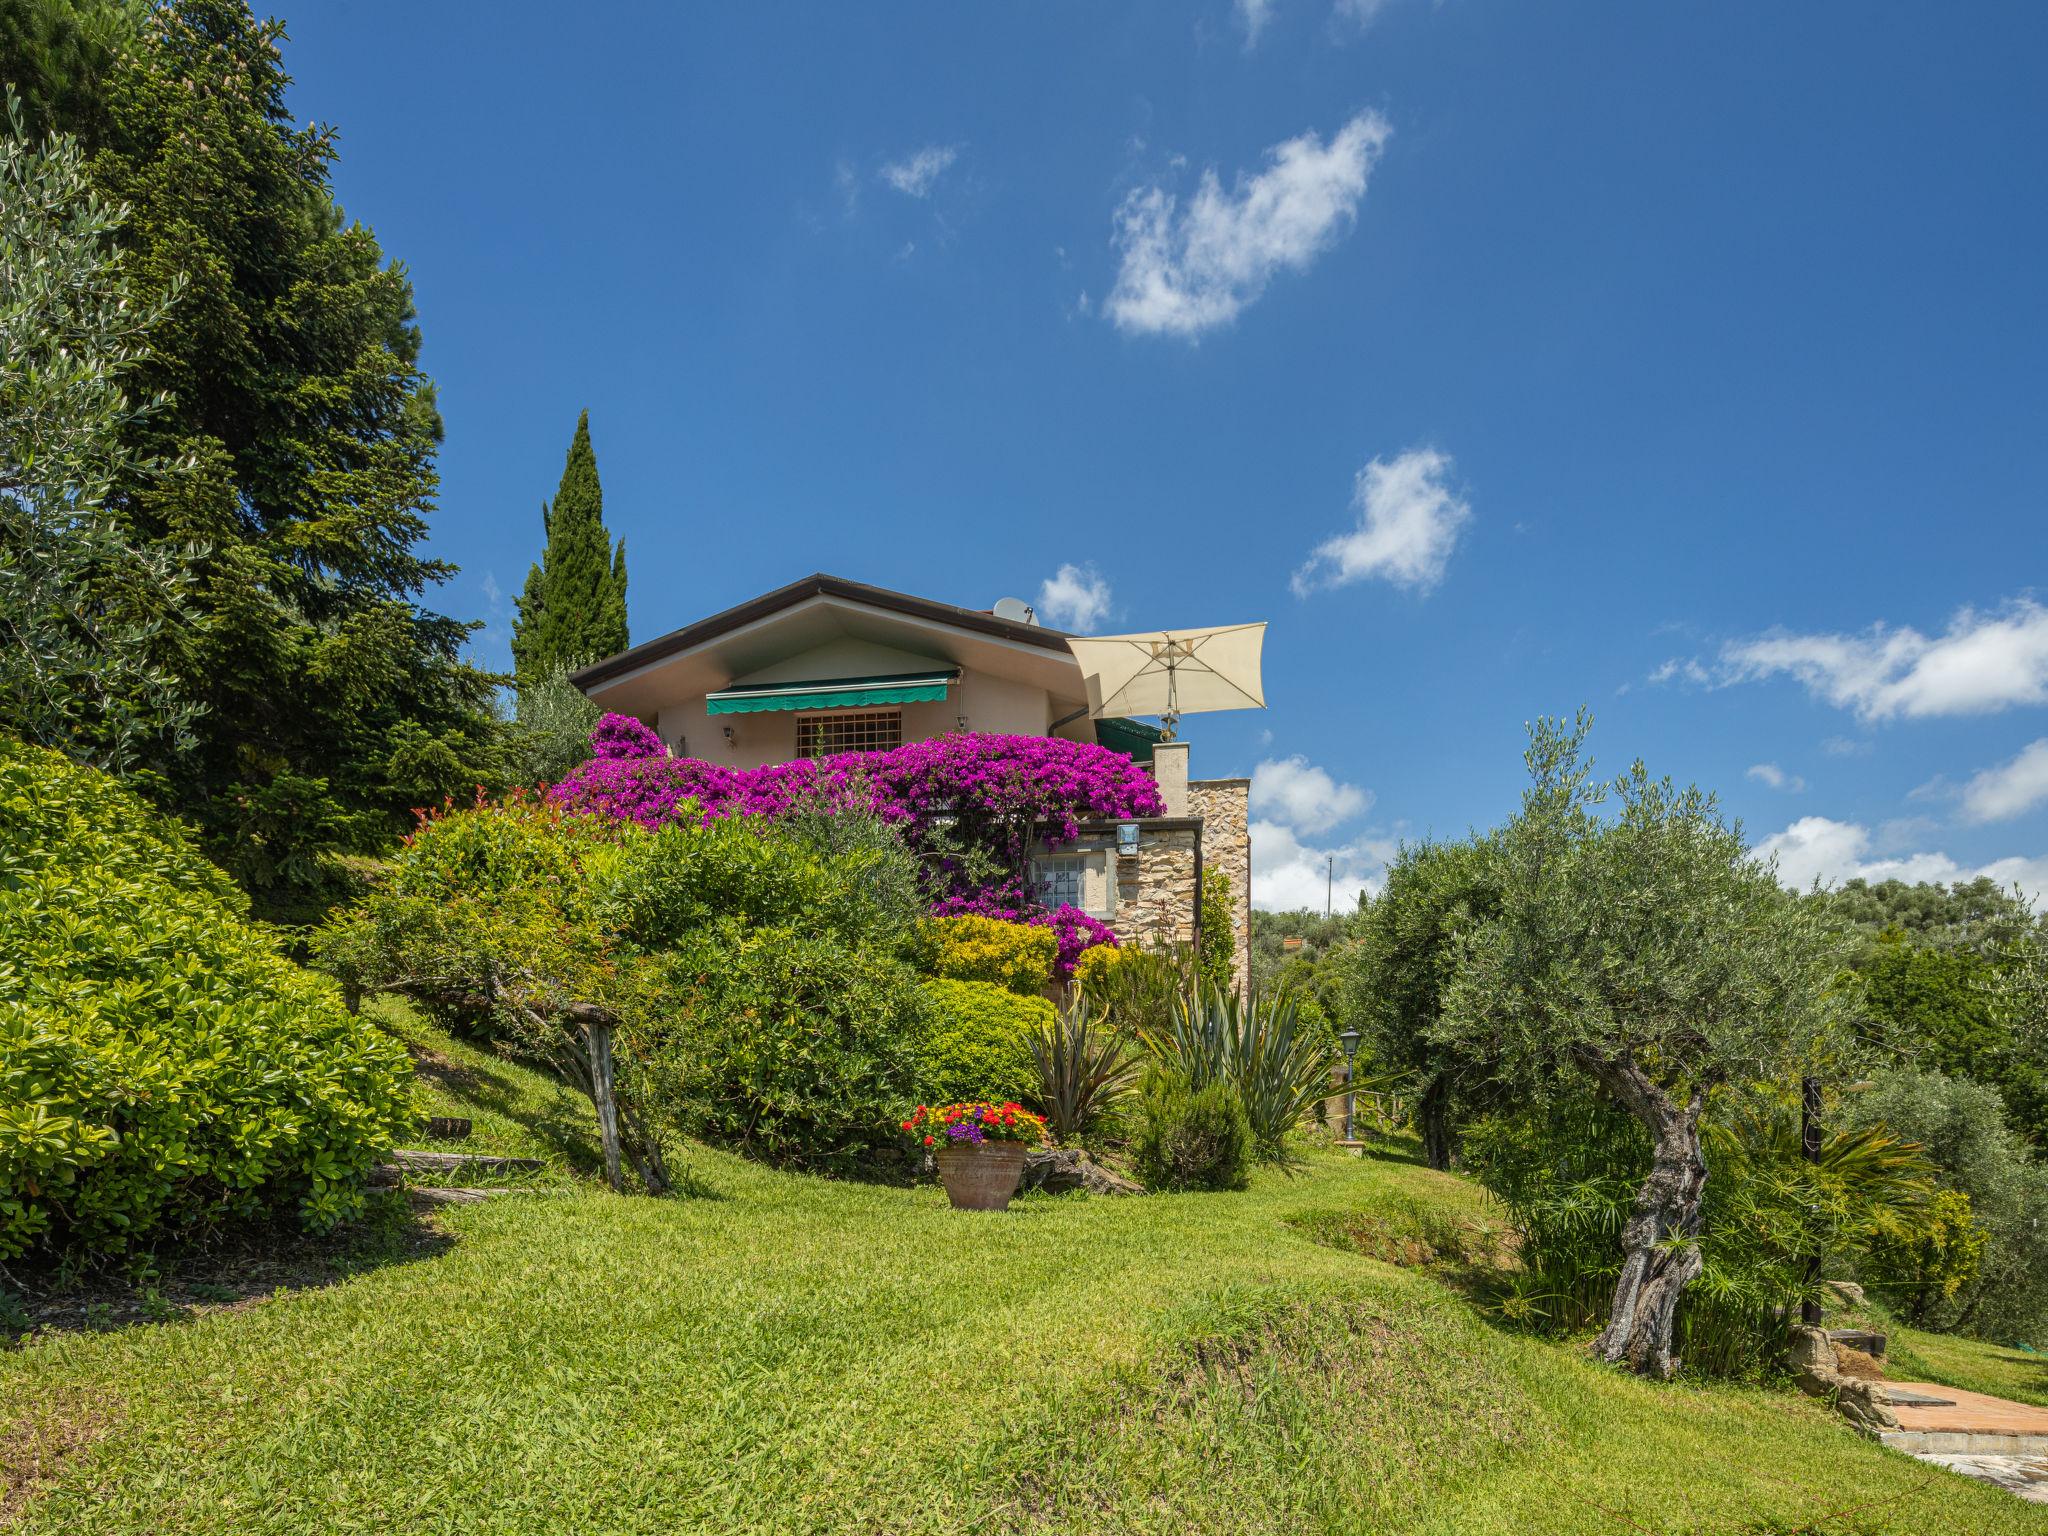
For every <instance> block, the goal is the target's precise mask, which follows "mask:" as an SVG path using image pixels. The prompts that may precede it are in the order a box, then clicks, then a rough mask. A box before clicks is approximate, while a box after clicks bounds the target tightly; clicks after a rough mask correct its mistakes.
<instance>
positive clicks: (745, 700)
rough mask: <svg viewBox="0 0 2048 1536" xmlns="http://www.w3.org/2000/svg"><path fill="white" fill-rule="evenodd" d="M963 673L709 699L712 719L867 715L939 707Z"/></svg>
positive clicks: (745, 691) (755, 689)
mask: <svg viewBox="0 0 2048 1536" xmlns="http://www.w3.org/2000/svg"><path fill="white" fill-rule="evenodd" d="M959 681H960V669H959V668H957V667H955V668H953V669H952V670H951V671H947V672H899V673H894V674H892V675H890V676H888V677H821V678H813V679H812V680H810V681H808V682H796V683H748V684H746V685H744V686H742V687H739V688H726V689H722V690H720V691H719V692H717V693H711V694H706V695H705V696H704V712H705V713H706V714H710V715H758V714H764V713H766V712H767V711H769V710H774V709H863V708H866V707H868V706H870V705H874V704H926V703H937V702H939V701H941V700H943V699H944V698H945V697H946V689H947V688H948V687H950V686H951V685H952V684H954V683H957V682H959Z"/></svg>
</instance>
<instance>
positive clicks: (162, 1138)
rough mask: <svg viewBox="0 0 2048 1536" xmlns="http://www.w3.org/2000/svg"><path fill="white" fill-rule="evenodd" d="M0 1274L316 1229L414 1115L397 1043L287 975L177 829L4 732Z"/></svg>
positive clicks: (294, 973)
mask: <svg viewBox="0 0 2048 1536" xmlns="http://www.w3.org/2000/svg"><path fill="white" fill-rule="evenodd" d="M0 957H4V958H0V1257H12V1256H14V1255H17V1254H21V1253H24V1252H32V1253H36V1254H43V1255H56V1254H72V1253H78V1254H84V1255H112V1254H120V1253H124V1252H129V1251H132V1250H136V1249H144V1248H147V1247H148V1246H149V1245H150V1244H151V1243H153V1242H154V1241H156V1240H157V1239H158V1238H159V1237H163V1236H171V1235H181V1234H185V1233H189V1232H191V1231H193V1230H194V1229H200V1228H204V1227H206V1226H208V1225H211V1224H214V1223H217V1222H220V1221H223V1220H226V1219H230V1218H235V1219H240V1218H248V1217H253V1216H257V1215H261V1214H265V1213H269V1212H275V1211H284V1210H292V1211H295V1212H296V1213H297V1215H298V1217H299V1219H300V1220H301V1221H302V1222H304V1223H305V1224H306V1225H307V1226H309V1227H327V1226H331V1225H333V1224H334V1223H335V1222H337V1221H341V1220H343V1219H346V1218H348V1217H351V1216H354V1215H356V1214H357V1213H358V1212H360V1211H361V1210H362V1208H363V1192H362V1187H363V1178H364V1176H365V1174H366V1173H367V1172H368V1170H369V1168H370V1167H371V1165H372V1164H373V1163H375V1162H376V1161H377V1159H378V1158H379V1157H380V1156H381V1154H382V1153H383V1151H384V1149H385V1148H387V1147H388V1146H389V1145H390V1144H391V1142H392V1140H393V1138H394V1137H395V1136H396V1135H397V1134H398V1133H399V1132H400V1131H401V1130H402V1129H403V1128H404V1127H405V1126H406V1125H407V1124H408V1123H409V1122H410V1120H411V1118H412V1114H413V1103H412V1097H411V1088H410V1079H411V1065H410V1061H409V1059H408V1058H407V1056H406V1053H405V1051H404V1048H403V1047H402V1046H400V1045H399V1044H398V1043H397V1042H396V1041H394V1040H392V1039H390V1038H388V1037H387V1036H385V1035H383V1034H382V1033H380V1032H379V1031H378V1030H377V1029H376V1028H375V1027H374V1026H373V1025H371V1024H370V1023H368V1022H367V1021H364V1020H359V1019H357V1018H355V1017H353V1016H352V1015H351V1014H350V1013H349V1012H348V1011H347V1009H346V1008H344V1007H343V1004H342V999H341V996H340V994H339V993H338V992H337V991H336V990H335V988H334V986H333V984H332V983H331V982H328V981H326V980H324V979H322V978H319V977H315V976H312V975H310V974H308V973H307V972H305V971H302V970H300V969H299V968H298V967H297V966H295V965H293V964H291V963H290V962H289V961H287V960H286V959H285V958H284V957H283V956H282V955H281V954H280V953H279V951H278V949H277V946H276V944H275V942H274V941H273V940H272V939H270V938H269V937H268V936H266V935H264V934H263V933H261V932H259V931H258V930H257V929H255V928H254V927H252V926H251V925H250V924H249V922H248V921H247V918H246V903H245V902H244V900H243V898H242V897H241V895H240V893H239V892H237V891H235V890H234V888H233V887H232V886H231V885H230V884H229V883H228V882H227V880H226V879H225V878H224V877H223V876H222V875H221V873H220V872H219V871H218V870H217V869H215V868H214V867H213V866H212V865H210V864H208V863H207V862H206V861H205V860H204V859H202V858H200V857H199V855H198V854H197V853H196V852H195V851H194V849H193V848H192V846H191V844H190V842H189V840H188V838H187V837H186V835H185V834H184V832H183V830H182V829H181V828H179V827H178V826H177V825H176V824H175V823H172V822H171V821H169V820H168V819H167V818H164V817H162V816H161V815H159V814H157V813H156V812H153V811H151V810H149V809H147V808H146V807H144V806H143V805H142V804H141V803H140V802H139V801H137V800H136V799H135V798H134V797H133V796H132V795H130V794H128V793H127V792H125V791H123V790H121V789H120V788H118V787H117V786H116V785H115V784H114V783H113V782H112V781H111V780H109V779H107V778H105V777H104V776H102V775H101V774H99V773H96V772H94V771H92V770H90V769H86V768H81V767H77V766H75V765H72V764H69V763H67V762H65V761H64V760H63V759H62V758H60V757H58V756H57V755H56V754H54V753H51V752H47V751H43V750H40V749H36V748H30V747H24V746H22V745H20V744H18V743H16V742H13V741H12V740H10V739H8V738H4V737H0Z"/></svg>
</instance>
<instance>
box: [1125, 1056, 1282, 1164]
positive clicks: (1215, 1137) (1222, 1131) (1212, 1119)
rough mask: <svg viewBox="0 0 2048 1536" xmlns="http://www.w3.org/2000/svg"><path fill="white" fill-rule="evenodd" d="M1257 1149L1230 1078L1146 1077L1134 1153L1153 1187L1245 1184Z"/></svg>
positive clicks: (1172, 1075)
mask: <svg viewBox="0 0 2048 1536" xmlns="http://www.w3.org/2000/svg"><path fill="white" fill-rule="evenodd" d="M1252 1152H1253V1146H1252V1128H1251V1122H1250V1121H1249V1120H1247V1119H1246V1118H1245V1112H1244V1103H1243V1101H1242V1100H1241V1099H1239V1098H1238V1096H1237V1090H1236V1089H1235V1088H1233V1087H1231V1085H1230V1084H1229V1083H1227V1082H1224V1081H1221V1080H1218V1081H1215V1082H1211V1083H1209V1084H1208V1085H1206V1086H1205V1087H1202V1088H1195V1087H1192V1086H1190V1085H1189V1083H1188V1080H1187V1079H1186V1078H1184V1077H1180V1076H1176V1075H1174V1074H1171V1073H1155V1074H1153V1076H1152V1078H1151V1079H1150V1080H1149V1081H1148V1082H1147V1083H1146V1085H1145V1099H1144V1112H1143V1115H1142V1117H1141V1118H1140V1120H1139V1124H1138V1135H1137V1138H1136V1139H1135V1140H1134V1141H1133V1142H1132V1143H1131V1157H1132V1161H1133V1162H1134V1163H1135V1164H1136V1165H1137V1170H1138V1177H1139V1178H1140V1179H1142V1180H1143V1181H1144V1182H1145V1184H1146V1186H1147V1187H1148V1188H1152V1189H1212V1190H1213V1189H1243V1188H1244V1187H1245V1186H1246V1185H1247V1184H1249V1183H1250V1182H1251V1165H1252Z"/></svg>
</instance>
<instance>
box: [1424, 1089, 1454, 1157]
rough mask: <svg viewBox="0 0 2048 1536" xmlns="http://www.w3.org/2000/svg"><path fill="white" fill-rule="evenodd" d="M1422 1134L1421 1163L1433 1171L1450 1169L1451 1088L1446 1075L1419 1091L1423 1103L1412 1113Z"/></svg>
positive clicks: (1451, 1144)
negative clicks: (1434, 1169) (1433, 1169)
mask: <svg viewBox="0 0 2048 1536" xmlns="http://www.w3.org/2000/svg"><path fill="white" fill-rule="evenodd" d="M1415 1119H1416V1123H1417V1124H1418V1125H1419V1126H1420V1127H1421V1130H1422V1156H1423V1160H1424V1161H1425V1162H1427V1163H1428V1164H1429V1166H1430V1167H1432V1168H1437V1169H1447V1168H1449V1167H1450V1166H1451V1153H1452V1151H1453V1143H1452V1138H1451V1088H1450V1079H1449V1075H1448V1074H1447V1073H1442V1072H1439V1073H1438V1074H1437V1075H1436V1076H1435V1077H1432V1078H1431V1079H1430V1080H1429V1086H1428V1087H1427V1088H1424V1089H1423V1090H1422V1102H1421V1103H1420V1104H1418V1105H1417V1106H1416V1109H1415Z"/></svg>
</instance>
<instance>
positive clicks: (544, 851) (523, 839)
mask: <svg viewBox="0 0 2048 1536" xmlns="http://www.w3.org/2000/svg"><path fill="white" fill-rule="evenodd" d="M642 835H643V834H640V833H639V832H638V831H637V829H635V828H631V827H619V826H615V825H613V824H611V823H608V822H603V821H598V820H595V819H593V818H590V817H583V816H572V815H569V814H567V813H566V812H564V811H562V810H561V809H559V808H558V807H556V806H553V805H550V804H548V803H547V802H546V801H543V800H536V799H533V798H531V797H528V796H525V795H518V794H515V795H512V796H509V797H507V798H506V799H504V800H498V801H487V800H479V801H478V802H477V803H476V804H474V805H469V806H462V807H452V806H450V807H444V808H443V809H442V810H440V811H438V812H436V813H433V814H431V815H423V816H422V817H421V818H420V823H419V825H418V827H416V828H415V829H414V830H413V832H412V834H411V835H410V836H409V837H407V838H406V839H405V841H404V843H403V844H401V845H400V847H399V850H398V852H397V854H396V855H395V856H394V857H393V858H392V860H391V862H390V865H389V866H388V868H387V870H386V872H385V876H384V879H383V881H382V882H381V884H380V885H379V887H378V888H377V889H376V890H374V891H373V892H371V894H370V895H369V897H368V898H367V899H366V900H365V901H364V902H363V904H362V905H361V906H360V907H358V908H356V909H355V910H354V911H351V912H348V913H345V914H343V915H341V916H340V917H337V918H336V919H334V920H333V921H332V922H330V923H329V924H328V926H327V927H326V928H325V929H323V930H322V931H321V932H320V933H319V934H317V935H315V937H314V939H313V952H314V956H315V958H316V960H317V961H318V963H319V964H320V966H321V967H322V968H323V969H324V970H326V971H328V972H329V973H330V974H331V975H333V976H335V977H336V978H337V979H338V980H340V981H341V983H342V984H343V986H345V987H347V988H348V989H349V990H350V991H351V992H352V993H353V992H361V991H368V990H389V991H395V992H402V993H404V994H405V995H406V996H408V997H410V998H412V999H413V1000H414V1001H416V1002H417V1003H418V1004H419V1005H420V1007H421V1008H422V1009H423V1010H424V1011H425V1012H426V1013H427V1015H428V1016H429V1017H430V1018H432V1019H433V1020H434V1021H435V1022H436V1023H437V1024H440V1025H441V1026H442V1027H443V1028H445V1029H449V1030H453V1031H456V1032H457V1033H461V1034H467V1035H472V1036H477V1037H484V1038H499V1039H504V1038H511V1037H517V1036H518V1035H520V1033H521V1028H520V1019H519V1018H518V1017H517V1016H516V1015H515V1013H513V1012H508V1008H507V1003H506V998H505V996H504V990H505V984H506V982H507V981H508V980H509V979H511V978H512V977H513V976H515V975H518V974H521V973H524V974H527V975H529V976H531V975H534V974H537V973H543V972H545V973H552V974H555V975H556V976H557V977H558V984H557V986H556V987H555V990H557V991H561V992H563V993H564V994H565V997H566V994H567V993H568V992H578V991H585V990H587V986H586V983H587V982H588V980H589V978H588V977H587V976H583V977H581V978H580V979H579V980H578V981H577V982H570V981H569V980H568V979H567V977H566V975H565V974H564V973H566V972H568V971H571V970H575V971H585V970H588V969H590V968H593V967H595V968H602V967H603V966H604V965H606V964H607V963H608V960H609V945H608V944H607V943H606V941H605V940H604V939H603V937H602V936H601V935H600V934H599V932H598V930H597V927H596V918H595V913H594V906H593V896H592V885H593V883H594V882H595V881H596V880H598V879H599V878H600V877H601V875H602V873H603V871H605V870H607V869H609V868H611V867H612V866H613V865H614V864H615V863H616V862H617V861H618V860H620V859H621V858H622V857H624V853H625V844H626V843H627V841H628V840H629V839H638V838H639V837H641V836H642ZM585 1000H588V999H585Z"/></svg>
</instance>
